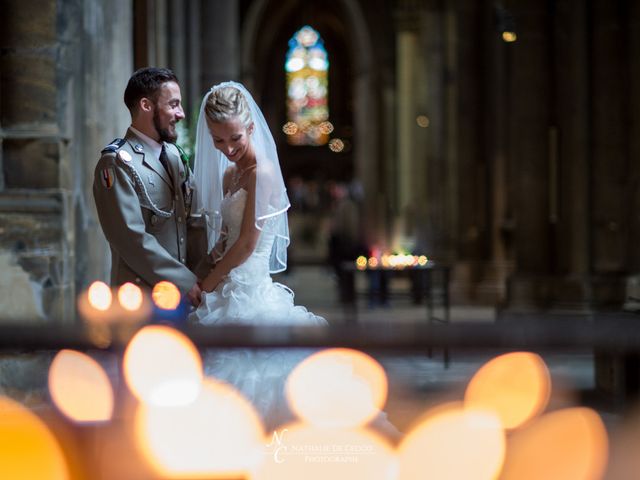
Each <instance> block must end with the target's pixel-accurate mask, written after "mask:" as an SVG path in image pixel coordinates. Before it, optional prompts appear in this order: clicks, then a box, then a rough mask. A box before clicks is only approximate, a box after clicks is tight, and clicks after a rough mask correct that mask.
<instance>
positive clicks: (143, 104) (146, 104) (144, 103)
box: [138, 97, 153, 112]
mask: <svg viewBox="0 0 640 480" xmlns="http://www.w3.org/2000/svg"><path fill="white" fill-rule="evenodd" d="M138 106H139V107H140V110H141V111H142V112H150V111H151V110H153V102H152V101H151V100H150V99H148V98H147V97H142V98H141V99H140V101H139V102H138Z"/></svg>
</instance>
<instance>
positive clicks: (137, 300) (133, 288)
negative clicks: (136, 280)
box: [118, 282, 142, 312]
mask: <svg viewBox="0 0 640 480" xmlns="http://www.w3.org/2000/svg"><path fill="white" fill-rule="evenodd" d="M118 302H119V303H120V305H121V306H122V308H124V309H125V310H128V311H130V312H135V311H136V310H139V309H140V308H141V307H142V290H140V287H138V286H137V285H134V284H133V283H130V282H127V283H125V284H124V285H122V286H121V287H120V288H119V289H118Z"/></svg>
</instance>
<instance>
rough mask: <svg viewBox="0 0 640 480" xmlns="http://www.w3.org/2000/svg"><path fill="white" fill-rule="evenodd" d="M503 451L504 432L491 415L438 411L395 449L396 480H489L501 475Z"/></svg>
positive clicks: (451, 408)
mask: <svg viewBox="0 0 640 480" xmlns="http://www.w3.org/2000/svg"><path fill="white" fill-rule="evenodd" d="M505 448H506V441H505V434H504V430H503V429H502V426H501V424H500V420H499V419H498V417H497V416H495V415H494V414H493V413H492V412H487V411H481V410H473V409H467V408H463V407H462V406H461V405H458V406H456V407H454V406H448V407H446V408H445V407H440V408H437V410H436V411H435V413H434V414H433V415H428V416H426V417H425V418H424V419H423V420H422V421H421V422H420V423H419V424H418V425H417V426H416V427H414V428H413V429H412V430H411V431H410V432H409V433H408V434H407V435H406V436H405V438H404V439H403V440H402V442H401V443H400V445H399V446H398V457H399V459H400V476H399V477H398V478H399V479H400V480H409V479H422V478H429V479H449V478H451V479H464V480H491V479H494V478H496V476H497V474H498V473H499V472H500V469H501V467H502V463H503V461H504V455H505ZM540 478H544V477H540ZM545 480H546V479H545Z"/></svg>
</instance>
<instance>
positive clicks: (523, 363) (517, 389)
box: [465, 352, 551, 429]
mask: <svg viewBox="0 0 640 480" xmlns="http://www.w3.org/2000/svg"><path fill="white" fill-rule="evenodd" d="M550 395H551V378H550V376H549V371H548V369H547V366H546V365H545V363H544V361H543V360H542V358H540V356H539V355H536V354H534V353H528V352H514V353H508V354H505V355H500V356H499V357H496V358H494V359H492V360H490V361H489V362H487V363H486V364H485V365H483V366H482V367H481V368H480V370H478V371H477V372H476V374H475V375H474V376H473V378H472V379H471V381H470V382H469V385H468V386H467V390H466V392H465V405H466V406H468V407H474V408H481V409H482V408H483V409H488V410H493V411H495V412H496V414H497V415H498V416H499V417H500V420H501V421H502V424H503V425H504V426H505V428H508V429H511V428H516V427H518V426H520V425H522V424H523V423H525V422H526V421H528V420H530V419H531V418H533V417H535V416H536V415H538V414H539V413H540V412H542V411H543V410H544V409H545V407H546V406H547V403H548V401H549V397H550Z"/></svg>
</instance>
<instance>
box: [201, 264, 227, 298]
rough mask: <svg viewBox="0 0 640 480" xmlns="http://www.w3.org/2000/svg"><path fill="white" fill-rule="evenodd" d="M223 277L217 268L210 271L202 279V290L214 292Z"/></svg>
mask: <svg viewBox="0 0 640 480" xmlns="http://www.w3.org/2000/svg"><path fill="white" fill-rule="evenodd" d="M221 280H222V279H221V278H220V276H219V275H217V274H216V271H215V269H214V270H211V271H210V272H209V275H207V276H206V277H205V278H204V280H202V291H203V292H213V291H214V290H215V289H216V287H217V286H218V284H219V283H220V281H221Z"/></svg>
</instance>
